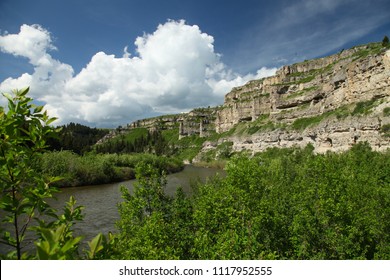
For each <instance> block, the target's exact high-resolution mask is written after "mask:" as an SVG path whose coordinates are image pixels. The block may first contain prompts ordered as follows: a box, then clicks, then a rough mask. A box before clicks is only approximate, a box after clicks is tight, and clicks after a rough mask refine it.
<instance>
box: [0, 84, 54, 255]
mask: <svg viewBox="0 0 390 280" xmlns="http://www.w3.org/2000/svg"><path fill="white" fill-rule="evenodd" d="M28 90H29V88H26V89H24V90H20V91H13V92H12V93H11V94H7V93H4V94H3V96H4V97H5V98H6V99H7V100H8V111H7V112H6V111H5V109H4V108H3V107H0V135H1V138H0V166H1V167H0V180H1V190H0V191H1V198H0V209H1V210H2V211H4V212H5V215H4V218H3V219H2V227H3V224H9V225H11V226H12V228H13V229H12V230H11V231H7V230H5V229H4V228H1V231H2V236H1V242H2V243H3V244H6V245H9V246H11V247H13V248H14V249H15V253H16V257H17V259H21V258H22V249H23V247H24V245H23V241H24V238H25V235H26V230H27V228H28V226H29V224H30V222H31V220H32V219H33V217H34V216H35V215H36V212H38V213H40V214H43V213H46V214H50V211H51V210H52V209H50V207H48V205H47V203H46V202H45V200H44V199H45V198H49V197H52V196H53V193H54V192H55V190H54V189H53V188H50V187H49V184H50V181H49V182H48V181H45V180H44V179H43V178H42V176H41V175H40V174H39V173H38V172H37V171H36V169H35V168H34V162H35V160H36V159H37V156H38V155H39V154H40V153H41V152H42V151H43V150H44V149H45V147H46V138H47V137H49V136H52V135H53V134H54V133H55V130H54V129H53V128H51V127H50V126H49V125H50V123H52V122H53V121H54V120H55V119H54V118H49V117H48V115H47V112H46V111H43V106H36V105H34V104H31V101H32V99H31V98H29V97H27V93H28Z"/></svg>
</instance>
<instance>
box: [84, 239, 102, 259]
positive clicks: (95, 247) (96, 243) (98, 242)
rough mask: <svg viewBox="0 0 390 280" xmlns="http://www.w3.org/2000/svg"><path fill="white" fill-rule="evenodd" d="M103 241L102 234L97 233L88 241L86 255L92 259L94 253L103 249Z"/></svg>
mask: <svg viewBox="0 0 390 280" xmlns="http://www.w3.org/2000/svg"><path fill="white" fill-rule="evenodd" d="M103 241H104V235H103V234H101V233H99V234H98V235H96V236H95V237H94V238H93V239H92V240H91V241H90V242H88V246H89V251H87V255H88V258H89V259H91V260H92V259H94V258H95V256H96V254H97V253H98V252H100V251H101V250H103V249H104V246H103Z"/></svg>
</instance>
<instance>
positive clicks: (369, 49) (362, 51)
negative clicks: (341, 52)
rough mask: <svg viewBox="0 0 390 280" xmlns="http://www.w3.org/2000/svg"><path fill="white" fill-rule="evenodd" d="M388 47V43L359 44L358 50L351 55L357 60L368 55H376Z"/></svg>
mask: <svg viewBox="0 0 390 280" xmlns="http://www.w3.org/2000/svg"><path fill="white" fill-rule="evenodd" d="M386 48H388V45H387V46H386V45H383V43H371V44H367V45H364V46H360V47H359V49H358V51H357V52H356V53H354V54H353V55H352V57H353V60H358V59H362V58H365V57H367V56H369V55H377V54H380V53H381V52H383V51H384V50H386Z"/></svg>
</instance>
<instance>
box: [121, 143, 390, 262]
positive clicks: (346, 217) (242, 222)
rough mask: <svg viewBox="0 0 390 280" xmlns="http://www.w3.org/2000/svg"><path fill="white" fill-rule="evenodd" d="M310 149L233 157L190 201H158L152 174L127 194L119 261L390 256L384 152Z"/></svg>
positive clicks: (389, 191)
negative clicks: (319, 152)
mask: <svg viewBox="0 0 390 280" xmlns="http://www.w3.org/2000/svg"><path fill="white" fill-rule="evenodd" d="M312 150H313V149H312V148H311V147H307V148H306V149H304V150H300V149H284V150H277V149H271V150H268V151H267V152H265V153H261V154H259V155H257V156H255V157H253V158H248V157H247V156H245V155H241V156H235V157H234V158H233V159H232V160H231V161H230V162H229V163H228V165H227V167H226V171H227V174H228V175H227V177H226V178H223V179H221V178H220V179H218V178H217V179H214V180H213V181H211V182H209V183H207V184H205V185H201V186H199V187H198V189H197V191H196V194H195V195H194V196H193V197H191V198H186V197H185V196H184V194H183V193H182V192H180V191H179V193H178V194H176V196H174V197H173V198H170V199H167V198H166V197H164V196H162V197H158V196H157V194H158V193H159V194H161V188H162V187H163V186H164V182H163V181H159V180H160V179H159V177H158V176H157V175H156V174H154V175H152V176H151V177H149V179H148V180H149V181H147V182H148V183H146V182H145V181H141V190H140V189H138V190H136V191H135V192H134V194H132V195H130V194H129V193H126V192H125V193H124V197H125V201H124V202H123V204H122V205H121V206H120V214H121V220H120V221H119V223H118V225H119V229H120V232H121V233H120V238H119V239H120V241H119V243H118V245H119V248H120V250H118V252H120V253H119V254H118V256H116V258H124V259H127V258H130V259H259V258H260V259H390V174H389V172H388V170H390V169H389V168H390V154H389V153H385V154H381V153H377V152H373V151H372V150H371V149H370V147H369V146H368V145H367V144H358V145H356V146H355V147H353V148H352V149H351V150H350V151H348V152H345V153H342V154H334V153H328V154H325V155H314V154H313V152H312ZM150 180H151V181H150ZM142 182H143V183H142ZM156 186H159V187H158V188H157V189H158V191H154V192H152V193H154V195H155V196H154V197H153V198H150V197H149V198H147V197H146V196H145V195H144V194H145V192H147V191H146V190H147V189H149V190H151V189H155V188H156ZM146 201H154V203H155V204H154V205H157V206H156V207H152V208H151V209H153V211H149V210H147V208H145V207H146V206H145V205H147V204H145V203H146ZM156 201H157V202H158V203H157V202H156Z"/></svg>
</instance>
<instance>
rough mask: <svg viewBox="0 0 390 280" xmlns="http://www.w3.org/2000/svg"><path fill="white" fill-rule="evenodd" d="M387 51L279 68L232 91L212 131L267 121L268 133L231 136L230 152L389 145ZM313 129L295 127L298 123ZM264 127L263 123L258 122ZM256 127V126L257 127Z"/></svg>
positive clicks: (366, 49)
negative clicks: (310, 146)
mask: <svg viewBox="0 0 390 280" xmlns="http://www.w3.org/2000/svg"><path fill="white" fill-rule="evenodd" d="M389 106H390V50H386V49H385V48H383V47H382V46H381V45H380V44H370V45H366V46H361V47H355V48H353V49H350V50H346V51H343V52H340V53H338V54H335V55H332V56H329V57H325V58H320V59H315V60H310V61H305V62H302V63H297V64H294V65H290V66H284V67H282V68H281V69H279V70H278V71H277V73H276V75H275V76H272V77H268V78H265V79H261V80H256V81H251V82H249V83H247V84H245V85H244V86H241V87H237V88H234V89H233V90H232V91H231V92H230V93H228V94H227V95H226V96H225V102H224V105H223V107H222V109H221V110H219V111H218V112H217V116H216V124H215V127H216V131H217V132H218V133H223V132H227V131H229V130H231V129H233V128H234V127H237V125H241V126H243V124H246V127H247V128H250V127H253V126H254V125H255V124H256V123H259V121H258V120H259V119H267V120H268V122H270V123H273V124H274V125H273V126H271V129H265V131H264V129H260V130H259V131H257V132H254V133H253V131H254V130H253V129H252V131H251V130H247V131H249V132H251V133H241V135H235V136H234V135H231V136H230V137H229V138H230V139H229V140H230V141H232V140H233V142H234V146H233V148H234V150H236V151H240V150H244V149H247V150H251V151H254V152H257V151H263V150H265V149H266V148H268V147H290V146H305V145H307V144H309V143H311V144H312V145H313V146H314V147H315V151H316V152H320V153H322V152H326V151H329V150H330V151H341V150H346V149H348V148H350V147H351V146H352V145H353V144H355V143H357V142H360V141H368V142H369V143H370V144H371V146H372V147H373V148H374V149H376V150H385V149H387V148H389V147H390V144H389V137H386V136H384V134H383V133H382V132H383V128H384V127H386V126H387V125H389V123H390V119H389V117H388V116H387V115H388V113H384V112H385V111H386V110H385V108H387V107H389ZM305 119H306V120H307V121H312V122H313V123H314V124H313V125H307V126H303V128H299V127H297V125H298V124H299V122H302V121H303V120H305ZM260 123H261V124H262V125H263V127H264V121H263V122H260ZM260 126H261V125H260Z"/></svg>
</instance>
